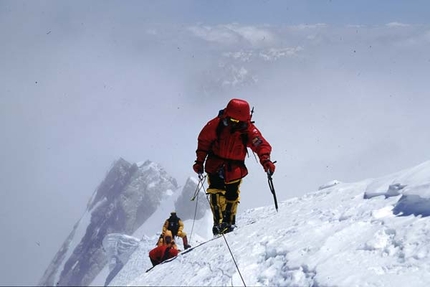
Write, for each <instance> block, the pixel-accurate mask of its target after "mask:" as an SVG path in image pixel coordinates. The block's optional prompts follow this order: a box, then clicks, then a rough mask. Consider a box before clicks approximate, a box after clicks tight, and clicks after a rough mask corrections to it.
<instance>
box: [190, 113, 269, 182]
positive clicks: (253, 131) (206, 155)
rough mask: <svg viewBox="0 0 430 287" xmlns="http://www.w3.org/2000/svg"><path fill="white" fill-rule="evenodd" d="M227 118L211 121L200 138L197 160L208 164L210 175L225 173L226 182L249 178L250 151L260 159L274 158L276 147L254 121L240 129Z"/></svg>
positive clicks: (206, 166)
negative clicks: (247, 164) (247, 166)
mask: <svg viewBox="0 0 430 287" xmlns="http://www.w3.org/2000/svg"><path fill="white" fill-rule="evenodd" d="M226 120H227V119H226V118H225V117H222V116H221V117H216V118H214V119H212V120H210V121H209V122H208V123H207V124H206V125H205V126H204V127H203V129H202V130H201V132H200V134H199V136H198V145H197V150H196V154H197V161H198V162H202V163H203V162H204V161H205V159H206V164H205V171H206V172H207V173H209V174H214V173H222V175H223V176H224V180H225V182H226V183H228V182H231V181H235V180H238V179H241V178H243V177H245V176H246V175H247V174H248V169H247V168H246V166H245V157H246V155H247V148H250V149H251V150H252V151H253V152H255V153H256V154H257V155H258V157H259V158H260V162H262V161H263V160H266V159H270V153H271V151H272V147H271V146H270V144H269V143H268V142H267V141H266V139H264V137H263V136H262V135H261V132H260V131H259V130H258V129H257V128H256V127H255V125H254V124H253V123H251V121H247V122H241V123H240V127H237V126H233V125H230V124H227V125H225V124H224V122H226Z"/></svg>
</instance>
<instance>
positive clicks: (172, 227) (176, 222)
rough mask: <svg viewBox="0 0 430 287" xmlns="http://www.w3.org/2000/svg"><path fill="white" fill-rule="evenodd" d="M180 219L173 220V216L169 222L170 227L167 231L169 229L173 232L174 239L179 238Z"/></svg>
mask: <svg viewBox="0 0 430 287" xmlns="http://www.w3.org/2000/svg"><path fill="white" fill-rule="evenodd" d="M179 220H180V218H179V217H175V218H173V217H172V216H171V217H169V219H168V222H169V225H168V226H167V229H169V230H170V231H172V235H173V237H175V236H177V234H178V231H179Z"/></svg>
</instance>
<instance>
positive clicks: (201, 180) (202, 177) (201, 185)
mask: <svg viewBox="0 0 430 287" xmlns="http://www.w3.org/2000/svg"><path fill="white" fill-rule="evenodd" d="M205 179H206V175H201V174H199V182H198V183H197V187H196V191H195V192H194V196H193V197H192V199H191V200H192V201H193V200H196V208H195V210H194V219H193V225H192V227H191V234H190V242H191V236H192V234H193V229H194V222H195V221H196V216H197V203H198V201H199V193H200V189H201V188H203V189H205V188H204V181H205ZM206 200H207V201H208V203H209V205H210V201H209V198H208V197H207V196H206ZM221 235H222V237H223V238H224V242H225V244H226V245H227V248H228V251H229V252H230V256H231V258H232V259H233V263H234V265H235V266H236V270H237V272H238V273H239V276H240V279H241V280H242V283H243V286H245V287H246V283H245V280H244V279H243V276H242V273H241V272H240V269H239V266H238V265H237V262H236V259H235V258H234V255H233V252H232V251H231V248H230V245H229V244H228V241H227V238H225V236H224V233H221Z"/></svg>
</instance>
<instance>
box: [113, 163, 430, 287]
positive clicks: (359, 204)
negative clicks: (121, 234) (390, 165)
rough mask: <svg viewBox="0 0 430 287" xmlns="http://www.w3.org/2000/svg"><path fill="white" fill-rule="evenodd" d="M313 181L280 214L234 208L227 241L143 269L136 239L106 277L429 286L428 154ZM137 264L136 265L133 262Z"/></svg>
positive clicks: (143, 253) (162, 282) (156, 282)
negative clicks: (376, 174) (420, 159)
mask: <svg viewBox="0 0 430 287" xmlns="http://www.w3.org/2000/svg"><path fill="white" fill-rule="evenodd" d="M321 186H324V188H323V189H321V190H319V191H316V192H313V193H309V194H307V195H305V196H303V197H300V198H293V199H290V200H286V201H284V202H280V204H279V212H276V211H275V208H274V206H265V207H260V208H255V209H250V210H246V211H243V212H240V214H238V220H237V224H238V228H237V229H236V230H235V231H233V232H232V233H229V234H227V235H225V240H226V241H224V238H223V237H220V238H217V239H215V240H213V241H210V242H208V243H206V244H204V245H201V246H199V247H197V248H195V249H194V250H192V251H191V252H189V253H186V254H183V255H179V256H178V257H177V258H176V259H175V260H173V261H171V262H169V263H166V264H161V265H159V266H157V267H155V268H154V269H152V270H151V271H150V272H147V273H145V272H144V271H145V270H144V267H146V266H149V264H150V263H149V259H148V255H147V251H148V246H146V245H145V243H141V245H140V247H139V248H138V249H136V251H135V252H134V254H133V264H131V263H130V265H129V264H126V265H125V266H124V268H123V270H122V271H121V273H122V277H121V278H119V277H118V278H116V280H115V281H113V284H114V285H115V286H118V285H137V286H167V285H169V286H172V285H173V286H226V285H228V286H244V285H247V286H402V287H404V286H423V287H424V286H428V285H429V284H430V273H429V272H428V270H429V269H430V236H429V228H428V227H429V226H430V218H429V217H427V215H428V212H427V211H428V210H429V209H430V204H429V199H430V161H429V162H425V163H423V164H421V165H418V166H416V167H413V168H410V169H407V170H404V171H401V172H398V173H395V174H391V175H388V176H385V177H381V178H376V179H367V180H364V181H361V182H356V183H344V182H340V181H330V182H328V183H327V184H323V185H321ZM393 190H397V193H394V192H393ZM190 235H192V234H190ZM207 239H208V238H207ZM227 243H228V245H227ZM229 248H230V250H231V252H232V253H230V252H229ZM235 262H236V264H237V266H236V264H235ZM138 263H139V264H141V265H140V266H141V267H142V268H141V269H140V271H139V270H137V269H136V268H134V267H133V266H136V264H138ZM127 275H130V276H127Z"/></svg>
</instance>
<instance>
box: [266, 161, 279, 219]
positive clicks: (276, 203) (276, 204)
mask: <svg viewBox="0 0 430 287" xmlns="http://www.w3.org/2000/svg"><path fill="white" fill-rule="evenodd" d="M275 162H276V161H275ZM275 162H273V163H275ZM267 182H268V183H269V188H270V191H271V192H272V194H273V200H274V201H275V208H276V211H278V200H277V199H276V193H275V187H274V186H273V180H272V174H271V173H270V171H269V170H268V171H267Z"/></svg>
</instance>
